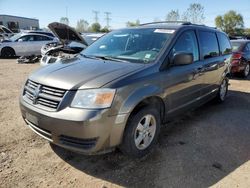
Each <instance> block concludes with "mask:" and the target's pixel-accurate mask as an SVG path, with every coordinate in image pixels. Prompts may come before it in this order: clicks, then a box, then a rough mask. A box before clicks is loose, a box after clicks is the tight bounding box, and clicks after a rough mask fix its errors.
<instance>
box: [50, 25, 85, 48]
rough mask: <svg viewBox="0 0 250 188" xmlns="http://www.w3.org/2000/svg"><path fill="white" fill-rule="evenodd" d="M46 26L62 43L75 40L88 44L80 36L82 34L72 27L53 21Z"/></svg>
mask: <svg viewBox="0 0 250 188" xmlns="http://www.w3.org/2000/svg"><path fill="white" fill-rule="evenodd" d="M48 28H49V29H50V30H51V31H52V33H53V34H54V35H55V36H56V37H57V38H58V39H59V40H60V41H61V43H62V44H65V43H69V42H71V41H75V42H80V43H82V44H84V45H86V46H88V43H87V42H86V41H85V40H84V39H83V38H82V36H81V35H80V34H79V33H78V32H77V31H76V30H75V29H74V28H72V27H70V26H68V25H66V24H62V23H59V22H53V23H50V24H49V25H48Z"/></svg>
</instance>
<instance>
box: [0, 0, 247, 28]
mask: <svg viewBox="0 0 250 188" xmlns="http://www.w3.org/2000/svg"><path fill="white" fill-rule="evenodd" d="M191 3H200V4H201V5H203V6H204V9H205V24H206V25H209V26H214V18H215V17H216V16H217V15H223V14H224V13H225V12H227V11H229V10H235V11H237V12H238V13H240V14H242V16H243V17H244V21H245V27H250V1H249V0H238V1H236V0H210V1H208V0H206V1H205V0H196V1H195V0H155V1H149V0H123V1H121V0H116V1H115V0H90V1H84V0H42V1H35V0H22V1H21V0H0V14H9V15H14V16H23V17H30V18H37V19H39V23H40V27H41V28H43V27H46V26H47V25H48V23H50V22H53V21H59V20H60V18H61V17H65V16H66V15H67V16H68V18H69V21H70V25H71V26H76V23H77V20H79V19H85V20H87V21H88V22H89V23H93V22H94V14H93V10H95V11H99V14H98V17H99V22H100V23H101V25H102V26H105V25H106V21H105V14H104V12H111V15H110V18H111V21H110V26H111V28H113V29H114V28H119V27H125V23H126V22H127V21H135V20H137V19H139V20H140V22H141V23H144V22H151V21H154V20H156V19H157V20H164V19H165V17H166V15H167V13H168V12H169V11H171V10H172V9H173V10H177V9H178V10H179V13H180V14H182V13H183V12H184V11H185V10H186V9H187V8H188V7H189V5H190V4H191Z"/></svg>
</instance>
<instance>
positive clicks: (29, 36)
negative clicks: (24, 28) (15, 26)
mask: <svg viewBox="0 0 250 188" xmlns="http://www.w3.org/2000/svg"><path fill="white" fill-rule="evenodd" d="M19 39H22V40H23V41H34V40H35V37H34V35H25V36H23V37H20V38H19ZM19 39H18V40H19Z"/></svg>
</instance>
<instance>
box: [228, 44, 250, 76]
mask: <svg viewBox="0 0 250 188" xmlns="http://www.w3.org/2000/svg"><path fill="white" fill-rule="evenodd" d="M231 43H232V46H233V56H232V60H231V73H232V74H239V75H241V76H243V77H245V78H246V77H247V76H248V75H249V72H250V40H231Z"/></svg>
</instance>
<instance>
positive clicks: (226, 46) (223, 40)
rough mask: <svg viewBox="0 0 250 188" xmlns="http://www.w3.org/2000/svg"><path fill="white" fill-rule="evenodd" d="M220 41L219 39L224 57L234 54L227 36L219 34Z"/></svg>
mask: <svg viewBox="0 0 250 188" xmlns="http://www.w3.org/2000/svg"><path fill="white" fill-rule="evenodd" d="M218 39H219V43H220V51H221V53H222V54H223V55H224V54H229V53H231V52H232V47H231V44H230V42H229V40H228V38H227V36H226V35H224V34H222V33H218Z"/></svg>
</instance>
